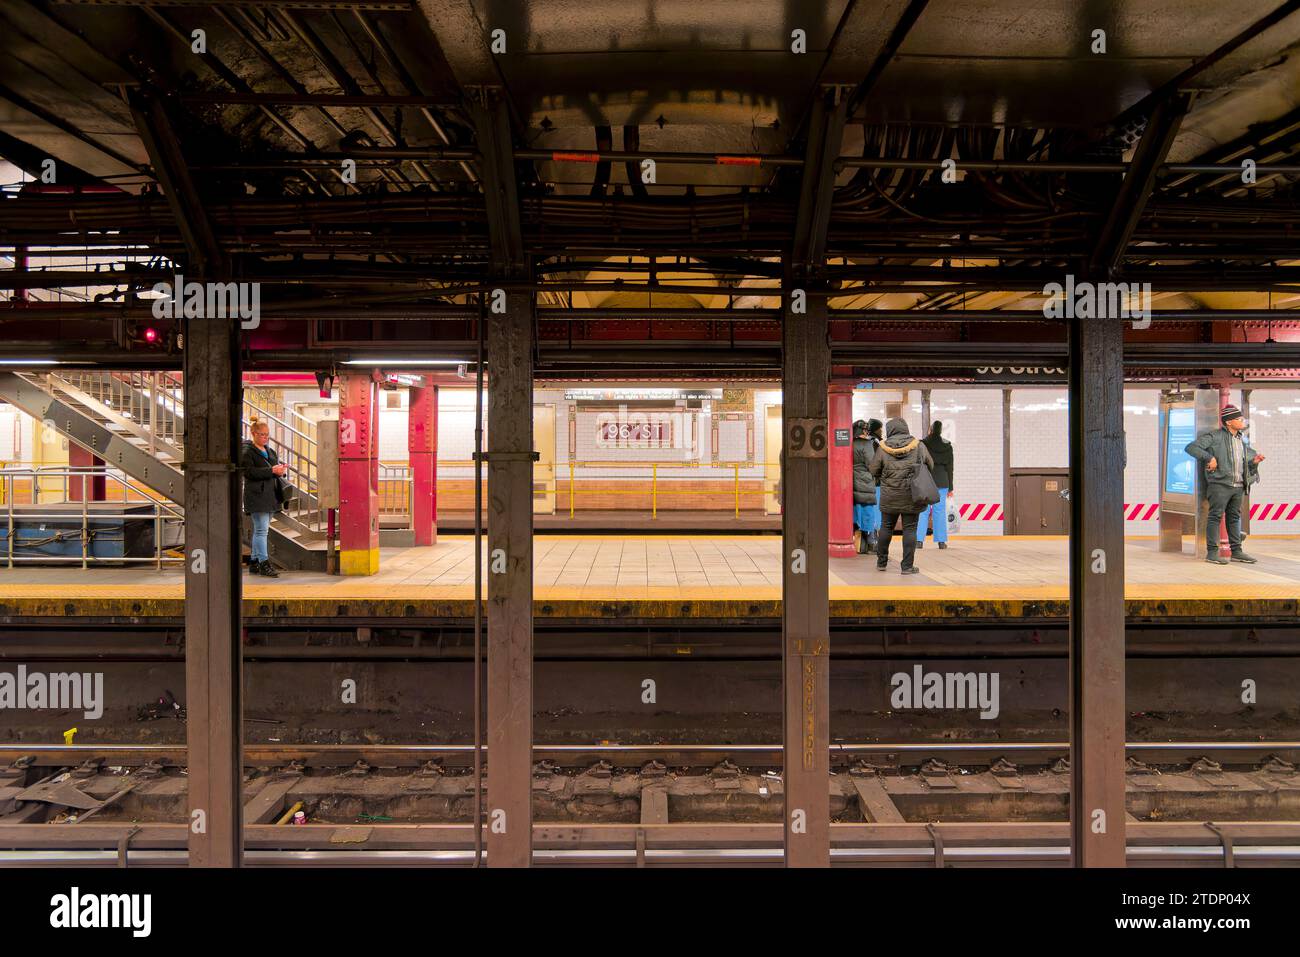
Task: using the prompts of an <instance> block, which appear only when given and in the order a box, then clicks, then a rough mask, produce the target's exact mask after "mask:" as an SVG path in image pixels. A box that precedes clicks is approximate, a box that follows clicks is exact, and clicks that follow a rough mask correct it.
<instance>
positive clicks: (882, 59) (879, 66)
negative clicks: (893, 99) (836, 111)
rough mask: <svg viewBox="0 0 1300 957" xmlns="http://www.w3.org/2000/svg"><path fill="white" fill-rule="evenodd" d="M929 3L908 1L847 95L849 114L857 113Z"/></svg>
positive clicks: (926, 0)
mask: <svg viewBox="0 0 1300 957" xmlns="http://www.w3.org/2000/svg"><path fill="white" fill-rule="evenodd" d="M929 4H930V0H911V2H910V3H908V5H907V9H905V10H904V11H903V13H902V15H901V16H899V18H898V22H897V23H896V24H895V25H894V29H893V30H892V31H890V34H889V39H887V40H886V41H885V45H884V47H882V48H881V50H880V52H879V53H878V54H876V58H875V60H873V61H872V63H871V67H870V69H868V70H867V75H866V76H864V77H863V78H862V82H860V83H859V84H858V85H857V87H855V88H854V90H853V93H852V94H851V95H850V96H849V105H848V115H849V116H856V115H857V112H858V107H859V106H861V105H862V104H863V102H864V101H865V100H866V98H867V96H868V94H870V92H871V90H872V87H874V86H875V85H876V81H877V80H879V79H880V76H881V74H882V73H884V72H885V68H886V67H888V66H889V64H890V62H891V61H892V60H893V59H894V54H896V53H897V52H898V49H899V47H901V46H902V45H903V41H904V40H906V39H907V35H908V33H910V32H911V30H912V27H914V26H915V25H916V21H917V20H919V19H921V14H923V13H924V12H925V8H926V7H927V6H929Z"/></svg>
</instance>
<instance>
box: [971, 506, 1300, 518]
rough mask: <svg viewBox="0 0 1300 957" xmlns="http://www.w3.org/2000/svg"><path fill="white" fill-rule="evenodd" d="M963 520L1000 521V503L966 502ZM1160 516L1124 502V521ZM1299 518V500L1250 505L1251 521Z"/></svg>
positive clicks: (1155, 510) (1154, 509)
mask: <svg viewBox="0 0 1300 957" xmlns="http://www.w3.org/2000/svg"><path fill="white" fill-rule="evenodd" d="M957 514H959V515H960V516H961V517H962V521H965V522H1001V521H1003V520H1004V513H1003V511H1002V505H1001V504H1000V503H998V502H966V503H963V504H962V505H961V506H959V507H958V509H957ZM1159 517H1160V503H1159V502H1125V503H1124V521H1126V522H1151V521H1154V520H1155V519H1157V518H1159ZM1297 518H1300V502H1260V503H1256V504H1254V505H1251V506H1250V520H1251V521H1252V522H1291V521H1295V520H1296V519H1297Z"/></svg>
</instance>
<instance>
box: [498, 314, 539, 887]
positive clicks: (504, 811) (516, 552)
mask: <svg viewBox="0 0 1300 957" xmlns="http://www.w3.org/2000/svg"><path fill="white" fill-rule="evenodd" d="M487 333H488V342H487V345H488V368H489V370H490V371H491V381H490V384H489V387H488V427H487V439H488V468H487V475H488V482H487V492H488V509H487V512H488V516H487V520H488V536H487V537H488V554H487V582H488V587H487V606H488V607H487V682H488V690H487V746H488V762H487V763H488V774H487V797H488V814H487V862H488V865H489V866H490V867H528V866H529V865H530V864H531V863H532V849H533V835H532V823H533V814H532V778H533V775H532V756H533V755H532V746H533V460H534V458H535V457H536V453H535V452H534V451H533V299H532V296H531V295H530V294H526V293H510V294H508V295H507V296H506V297H505V311H504V312H502V313H499V314H498V313H493V312H491V311H489V314H488V327H487Z"/></svg>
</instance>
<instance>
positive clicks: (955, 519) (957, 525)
mask: <svg viewBox="0 0 1300 957" xmlns="http://www.w3.org/2000/svg"><path fill="white" fill-rule="evenodd" d="M959 505H960V503H959V502H958V501H957V496H956V495H950V496H948V501H947V502H945V503H944V507H945V508H946V509H948V534H949V535H955V534H957V533H958V532H960V531H961V511H960V509H959Z"/></svg>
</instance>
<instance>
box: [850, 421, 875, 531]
mask: <svg viewBox="0 0 1300 957" xmlns="http://www.w3.org/2000/svg"><path fill="white" fill-rule="evenodd" d="M873 427H874V428H873ZM879 434H880V420H879V419H872V420H870V421H869V422H866V421H863V420H862V419H858V421H856V422H854V423H853V524H854V525H856V526H857V527H858V530H859V532H860V537H859V547H858V551H859V552H869V551H875V548H876V533H877V532H879V531H880V501H879V494H880V493H879V491H878V490H877V488H876V479H875V476H873V475H872V474H871V460H872V459H873V458H875V455H876V446H877V445H879V444H880V440H879V438H878V436H879Z"/></svg>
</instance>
